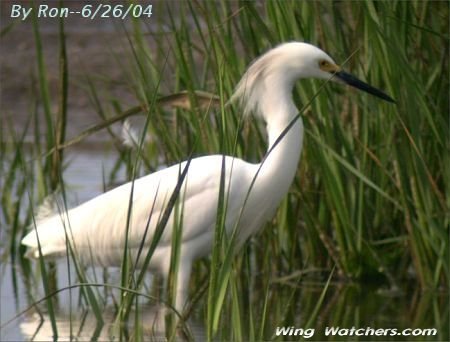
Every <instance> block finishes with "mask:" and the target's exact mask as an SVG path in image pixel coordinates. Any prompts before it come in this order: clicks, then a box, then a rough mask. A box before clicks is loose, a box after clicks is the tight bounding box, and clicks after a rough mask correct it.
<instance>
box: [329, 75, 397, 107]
mask: <svg viewBox="0 0 450 342" xmlns="http://www.w3.org/2000/svg"><path fill="white" fill-rule="evenodd" d="M334 75H335V76H336V77H337V78H338V79H340V80H341V81H342V82H344V83H346V84H348V85H350V86H352V87H355V88H357V89H360V90H362V91H365V92H366V93H369V94H372V95H374V96H376V97H379V98H380V99H383V100H385V101H388V102H392V103H395V100H394V99H392V98H391V97H390V96H388V95H386V94H385V93H383V92H382V91H381V90H379V89H377V88H374V87H372V86H370V85H368V84H367V83H364V82H363V81H361V80H359V79H357V78H356V77H355V76H353V75H352V74H349V73H346V72H344V71H338V72H336V73H335V74H334Z"/></svg>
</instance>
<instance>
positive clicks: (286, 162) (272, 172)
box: [258, 91, 303, 206]
mask: <svg viewBox="0 0 450 342" xmlns="http://www.w3.org/2000/svg"><path fill="white" fill-rule="evenodd" d="M278 99H279V100H278V101H272V102H271V103H266V105H264V106H262V108H264V111H265V113H263V114H264V117H265V118H266V123H267V134H268V140H269V141H268V142H269V147H268V151H267V154H266V156H265V158H264V161H263V162H262V165H261V169H260V172H259V173H260V174H259V176H258V177H260V182H261V183H260V184H261V186H262V188H263V189H264V191H265V192H266V196H273V198H274V197H277V199H278V202H279V201H281V199H282V198H283V196H284V195H285V194H286V192H287V191H288V190H289V187H290V185H291V183H292V181H293V179H294V177H295V174H296V171H297V167H298V162H299V159H300V153H301V150H302V142H303V122H302V119H301V117H297V112H298V111H297V108H296V107H295V105H294V103H293V101H292V97H291V92H290V91H286V92H283V93H282V94H280V96H279V97H278ZM278 202H277V203H276V205H277V206H278Z"/></svg>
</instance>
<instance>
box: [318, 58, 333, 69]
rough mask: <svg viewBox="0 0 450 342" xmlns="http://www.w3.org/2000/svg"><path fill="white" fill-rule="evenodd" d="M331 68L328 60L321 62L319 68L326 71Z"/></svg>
mask: <svg viewBox="0 0 450 342" xmlns="http://www.w3.org/2000/svg"><path fill="white" fill-rule="evenodd" d="M329 66H330V63H328V61H326V60H324V59H322V60H321V61H319V67H320V68H321V69H325V68H327V67H329Z"/></svg>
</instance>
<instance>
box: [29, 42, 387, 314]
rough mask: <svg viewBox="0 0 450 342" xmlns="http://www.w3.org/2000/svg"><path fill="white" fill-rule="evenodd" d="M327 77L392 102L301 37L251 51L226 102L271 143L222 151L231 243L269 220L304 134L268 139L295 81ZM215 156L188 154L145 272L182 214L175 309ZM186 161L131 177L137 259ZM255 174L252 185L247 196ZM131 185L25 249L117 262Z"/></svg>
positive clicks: (202, 241)
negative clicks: (252, 57) (175, 201)
mask: <svg viewBox="0 0 450 342" xmlns="http://www.w3.org/2000/svg"><path fill="white" fill-rule="evenodd" d="M333 76H336V77H337V78H339V79H341V80H342V81H344V82H346V83H349V84H351V85H352V86H355V87H358V88H360V89H363V90H365V91H367V92H369V93H372V94H374V95H376V96H378V97H381V98H384V99H385V100H388V101H392V99H390V98H389V97H388V96H387V95H385V94H383V93H382V92H380V91H379V90H376V89H375V88H372V87H370V86H368V85H366V84H364V83H362V82H361V81H359V80H357V79H356V78H354V77H351V76H350V75H349V74H346V73H344V72H342V71H341V69H340V67H338V66H337V65H336V64H335V63H334V61H333V60H332V59H331V58H330V57H329V56H328V55H327V54H325V53H324V52H323V51H322V50H320V49H318V48H317V47H314V46H312V45H309V44H306V43H299V42H292V43H286V44H283V45H280V46H278V47H276V48H274V49H272V50H270V51H268V52H267V53H266V54H264V55H263V56H261V57H260V58H258V59H257V60H256V61H255V62H254V63H253V64H252V65H251V66H250V67H249V68H248V70H247V72H246V73H245V74H244V76H243V77H242V79H241V81H240V82H239V84H238V86H237V87H236V91H235V93H234V95H233V97H232V101H236V100H237V101H240V103H241V105H242V107H243V110H244V113H254V114H255V115H256V116H258V117H261V118H262V119H264V121H265V122H266V125H267V134H268V143H269V150H271V151H270V153H269V154H268V155H267V156H266V157H265V160H264V162H263V163H262V164H251V163H248V162H245V161H243V160H241V159H238V158H235V157H230V156H227V157H225V189H226V198H227V200H228V201H227V212H226V230H227V232H228V233H231V232H232V230H233V229H234V227H235V226H236V224H237V227H238V235H237V242H238V244H242V243H243V242H245V240H246V239H247V238H248V237H249V236H250V235H251V234H253V233H255V231H257V230H258V229H259V228H261V227H262V225H263V224H264V222H265V221H266V220H268V219H270V218H271V217H272V215H273V213H274V211H275V210H276V208H277V206H278V205H279V203H280V201H281V200H282V198H283V197H284V195H285V194H286V193H287V192H288V190H289V187H290V184H291V182H292V180H293V178H294V175H295V173H296V169H297V165H298V161H299V158H300V152H301V148H302V140H303V124H302V120H301V118H297V120H296V121H295V123H293V124H292V127H290V129H289V131H288V132H287V133H286V134H285V136H284V137H283V138H282V139H281V140H280V141H279V142H278V143H275V142H276V141H277V139H278V137H279V136H280V134H282V133H283V131H284V130H285V129H286V127H287V126H288V125H289V124H290V123H291V121H292V120H293V119H294V118H295V117H296V114H297V109H296V107H295V105H294V103H293V101H292V94H291V93H292V88H293V86H294V83H295V81H297V80H298V79H300V78H306V77H314V78H320V79H330V78H331V77H333ZM222 161H223V157H222V156H221V155H213V156H205V157H200V158H195V159H192V160H191V163H190V166H189V168H188V173H187V176H186V179H185V180H184V182H183V185H182V188H181V191H180V200H181V201H180V203H182V204H181V207H180V208H181V210H173V211H172V214H171V217H170V219H169V222H168V224H167V226H166V227H165V230H164V233H163V235H162V237H161V240H160V241H159V244H158V247H157V249H156V251H155V253H154V255H153V256H152V259H151V261H150V268H151V270H154V271H157V272H160V273H161V274H163V275H164V276H165V277H167V276H168V273H169V265H170V255H171V244H172V231H173V226H174V221H175V217H174V215H175V212H178V213H180V212H182V213H183V217H182V218H179V219H178V220H177V221H179V222H181V227H182V240H181V250H180V267H179V272H178V277H177V298H176V308H177V309H178V310H180V311H181V310H182V308H183V305H184V303H185V300H186V290H187V287H188V281H189V277H190V272H191V267H192V262H193V261H194V260H195V259H197V258H199V257H203V256H206V255H208V254H209V253H210V252H211V249H212V242H213V239H214V229H215V227H216V214H217V206H218V199H219V188H220V178H221V173H222ZM185 165H186V163H181V164H179V165H174V166H171V167H169V168H167V169H164V170H161V171H158V172H156V173H153V174H150V175H148V176H145V177H142V178H140V179H137V180H136V181H135V182H134V196H133V202H132V212H131V225H130V233H129V237H128V246H129V248H130V252H131V255H132V257H133V259H132V260H133V261H134V260H135V258H136V255H137V251H138V249H139V247H140V245H141V243H142V239H143V238H144V232H145V229H146V226H147V221H148V220H149V218H150V224H149V228H148V232H147V235H146V238H145V243H144V246H145V247H146V248H144V250H143V253H142V254H143V255H142V256H141V257H140V262H142V261H143V260H144V258H145V255H146V252H147V250H148V248H149V246H150V243H151V241H152V239H153V236H154V231H155V228H156V225H157V223H158V221H159V220H160V218H161V215H162V213H163V212H164V209H165V208H166V205H167V202H168V199H169V197H170V196H171V194H172V192H173V190H174V188H175V186H176V184H177V181H178V179H179V175H180V174H181V172H182V170H183V169H184V167H185ZM255 177H256V178H255ZM254 178H255V182H254V185H253V188H252V189H251V191H250V195H249V197H248V199H247V201H246V202H245V200H246V197H247V194H248V193H249V189H250V185H251V183H252V181H253V179H254ZM131 187H132V184H131V183H127V184H124V185H122V186H119V187H118V188H115V189H113V190H111V191H108V192H106V193H104V194H102V195H100V196H98V197H95V198H94V199H92V200H90V201H88V202H85V203H83V204H81V205H80V206H78V207H76V208H73V209H70V210H68V211H67V213H62V215H61V216H60V215H55V216H51V217H49V218H46V219H43V220H41V221H39V222H37V225H36V230H33V231H31V232H30V233H29V234H28V235H27V236H25V237H24V239H23V240H22V243H23V244H24V245H26V246H28V247H29V251H28V254H29V255H30V256H32V257H35V258H37V257H39V251H38V240H37V236H39V243H40V245H41V250H42V254H43V255H44V256H61V255H65V253H66V252H65V250H66V236H68V237H69V241H70V242H71V244H72V246H73V247H74V250H75V252H76V253H77V256H79V257H80V258H81V260H83V261H84V262H85V263H100V264H102V265H105V266H119V265H120V264H121V261H122V257H123V248H124V241H125V232H126V222H127V212H128V203H129V198H130V193H131ZM244 202H245V206H244ZM91 258H93V260H92V259H91Z"/></svg>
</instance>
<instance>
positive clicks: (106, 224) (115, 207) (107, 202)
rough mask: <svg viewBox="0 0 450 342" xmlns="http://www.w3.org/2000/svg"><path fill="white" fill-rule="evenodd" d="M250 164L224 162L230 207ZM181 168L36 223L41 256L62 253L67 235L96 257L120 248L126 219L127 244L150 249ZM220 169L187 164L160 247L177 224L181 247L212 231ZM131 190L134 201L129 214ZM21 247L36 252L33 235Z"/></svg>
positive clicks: (209, 163)
mask: <svg viewBox="0 0 450 342" xmlns="http://www.w3.org/2000/svg"><path fill="white" fill-rule="evenodd" d="M250 165H251V164H248V163H246V162H244V161H242V160H240V159H234V158H231V157H226V168H225V179H226V180H228V179H232V181H231V182H228V181H226V188H227V189H229V194H228V196H232V197H233V204H234V205H235V204H237V203H238V202H239V201H238V200H237V199H239V198H240V197H242V194H244V193H245V191H246V190H245V188H246V184H247V179H248V177H247V174H248V172H247V171H248V170H247V168H248V167H249V166H250ZM185 166H186V163H181V164H178V165H174V166H171V167H169V168H166V169H164V170H161V171H158V172H156V173H153V174H151V175H148V176H145V177H142V178H139V179H136V180H135V181H134V183H131V182H130V183H126V184H124V185H122V186H119V187H117V188H115V189H113V190H110V191H108V192H106V193H104V194H102V195H99V196H97V197H95V198H93V199H92V200H90V201H88V202H85V203H83V204H81V205H80V206H78V207H75V208H73V209H70V210H69V211H68V212H67V213H63V215H58V216H53V217H51V218H48V219H45V220H44V221H42V222H39V223H38V224H37V231H38V234H39V241H40V244H41V247H42V251H43V254H44V255H46V254H58V253H62V252H63V251H65V248H66V242H65V241H66V240H65V236H69V237H70V240H71V241H73V243H74V244H75V246H76V247H77V248H86V247H88V248H89V249H90V250H92V251H94V252H95V251H106V250H108V249H120V248H123V246H124V241H125V237H126V232H127V221H128V218H129V222H130V224H129V230H128V245H129V246H130V247H138V246H140V245H141V243H142V239H143V237H144V235H145V244H147V245H149V244H150V242H151V241H152V239H153V237H154V234H155V229H156V227H157V226H158V222H160V221H161V218H162V216H163V214H164V212H165V209H166V208H167V204H168V202H169V198H170V197H171V195H172V193H173V191H174V189H175V186H176V184H177V182H178V180H179V175H180V174H181V172H182V171H183V168H184V167H185ZM221 169H222V156H207V157H201V158H195V159H193V160H192V161H191V164H190V166H189V169H188V174H187V176H186V179H185V180H184V182H183V186H182V187H181V191H180V194H179V198H180V199H182V200H181V201H179V202H178V204H176V205H175V207H174V208H173V209H172V213H171V216H170V218H169V220H168V222H167V225H166V226H165V227H164V232H163V234H162V236H161V238H160V240H159V244H158V245H159V246H163V245H170V244H171V242H172V231H173V227H174V225H175V223H176V222H178V223H179V224H180V226H179V227H180V228H181V229H182V231H183V233H182V241H183V242H185V241H188V240H190V239H193V238H195V237H197V236H199V235H201V234H204V233H211V232H213V230H212V229H213V228H214V224H215V220H216V212H217V203H218V196H219V182H220V175H221ZM231 169H232V170H231ZM231 175H233V177H231ZM132 189H133V201H132V205H131V210H130V215H129V203H130V198H131V191H132ZM230 202H231V201H230ZM175 213H182V215H181V214H180V215H175ZM181 216H182V219H180V217H181ZM22 243H23V244H25V245H28V246H30V247H34V249H35V253H36V252H37V237H36V233H35V232H34V231H33V232H31V233H29V234H28V235H27V236H26V237H25V238H24V239H23V241H22Z"/></svg>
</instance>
